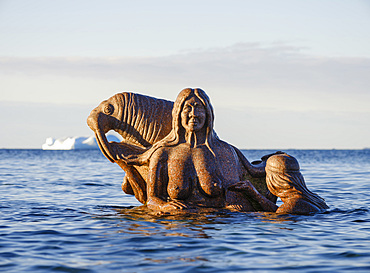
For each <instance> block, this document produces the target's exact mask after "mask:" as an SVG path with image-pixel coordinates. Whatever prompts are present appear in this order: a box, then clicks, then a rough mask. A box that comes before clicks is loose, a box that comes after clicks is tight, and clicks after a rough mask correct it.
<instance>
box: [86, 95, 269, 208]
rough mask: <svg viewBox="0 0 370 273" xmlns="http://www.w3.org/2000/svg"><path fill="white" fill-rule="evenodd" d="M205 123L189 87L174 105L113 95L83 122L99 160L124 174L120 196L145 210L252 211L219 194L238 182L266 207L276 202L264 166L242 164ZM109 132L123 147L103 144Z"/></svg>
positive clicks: (202, 105)
mask: <svg viewBox="0 0 370 273" xmlns="http://www.w3.org/2000/svg"><path fill="white" fill-rule="evenodd" d="M213 122H214V113H213V108H212V105H211V103H210V100H209V98H208V96H207V95H206V93H205V92H204V91H203V90H201V89H191V88H188V89H184V90H182V91H181V92H180V94H179V95H178V97H177V99H176V101H175V103H174V104H173V103H172V102H169V101H165V100H159V99H155V98H151V97H147V96H143V95H138V94H133V93H121V94H117V95H115V96H113V97H111V98H110V99H108V100H107V101H103V102H102V103H101V104H100V105H99V106H98V107H97V108H95V109H94V110H93V111H92V112H91V114H90V116H89V118H88V125H89V126H90V128H91V129H92V130H93V131H94V132H95V135H96V138H97V141H98V143H99V146H100V148H101V150H102V152H103V154H104V155H105V156H106V157H107V158H108V159H109V160H110V161H111V162H115V163H117V164H118V165H119V166H120V167H121V168H122V169H123V170H124V171H125V174H126V175H125V178H124V181H123V183H122V189H123V191H124V192H125V193H128V194H133V195H135V197H136V198H137V199H138V200H139V201H140V202H141V203H143V204H146V205H147V206H148V207H149V208H150V209H153V210H156V211H165V212H167V211H173V210H187V209H197V208H202V207H204V208H231V209H237V210H240V211H256V210H259V209H260V207H261V205H260V204H259V203H258V202H254V200H252V199H248V198H245V197H243V194H242V193H239V192H233V191H228V190H227V189H228V188H229V187H230V186H231V185H232V184H235V183H237V182H239V181H243V180H245V179H246V178H248V179H250V180H251V181H252V182H253V183H254V185H255V187H256V188H258V190H259V191H260V192H261V193H262V194H263V196H266V197H267V198H268V199H267V200H272V201H273V202H274V201H276V197H274V196H273V195H271V194H269V192H268V191H267V187H266V183H265V179H264V177H265V169H264V162H262V164H260V165H253V164H251V163H249V161H248V160H247V159H246V158H245V157H244V156H243V154H242V153H241V152H240V151H239V150H238V149H237V148H235V147H233V146H232V145H230V144H228V143H226V142H224V141H222V140H220V139H219V138H218V137H217V135H216V133H215V132H214V130H213ZM109 130H115V131H116V132H118V133H119V134H120V135H121V136H122V137H123V141H122V142H121V143H116V142H108V141H107V139H106V136H105V133H107V132H108V131H109ZM265 159H267V157H265ZM274 198H275V199H274ZM256 207H257V208H256Z"/></svg>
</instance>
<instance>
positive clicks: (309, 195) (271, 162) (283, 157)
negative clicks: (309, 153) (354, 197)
mask: <svg viewBox="0 0 370 273" xmlns="http://www.w3.org/2000/svg"><path fill="white" fill-rule="evenodd" d="M266 184H267V187H268V189H269V190H270V192H271V193H272V194H274V195H276V196H278V197H280V198H289V196H292V195H299V196H301V197H302V198H303V199H305V200H306V201H308V202H310V203H312V204H313V205H315V206H317V207H318V208H319V209H328V208H329V207H328V206H327V204H326V203H325V200H324V199H323V198H321V197H320V196H319V195H317V194H316V193H313V192H311V191H310V190H309V189H308V188H307V186H306V183H305V181H304V178H303V175H302V174H301V172H300V170H299V164H298V161H297V160H296V159H295V158H294V157H293V156H290V155H288V154H278V155H273V156H271V157H270V158H269V159H268V160H267V162H266Z"/></svg>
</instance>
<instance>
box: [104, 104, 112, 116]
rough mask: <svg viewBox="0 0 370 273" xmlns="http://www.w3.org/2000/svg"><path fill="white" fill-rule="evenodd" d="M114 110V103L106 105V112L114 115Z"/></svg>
mask: <svg viewBox="0 0 370 273" xmlns="http://www.w3.org/2000/svg"><path fill="white" fill-rule="evenodd" d="M113 112H114V107H113V105H112V104H107V105H105V106H104V114H107V115H112V114H113Z"/></svg>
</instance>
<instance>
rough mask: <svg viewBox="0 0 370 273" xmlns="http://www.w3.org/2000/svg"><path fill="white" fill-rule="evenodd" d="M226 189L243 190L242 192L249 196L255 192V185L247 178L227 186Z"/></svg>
mask: <svg viewBox="0 0 370 273" xmlns="http://www.w3.org/2000/svg"><path fill="white" fill-rule="evenodd" d="M228 190H229V191H236V192H243V193H245V194H247V195H250V196H254V195H255V194H256V189H255V187H254V186H253V185H252V183H251V182H249V181H248V180H246V181H240V182H237V183H235V184H233V185H231V186H230V187H229V188H228Z"/></svg>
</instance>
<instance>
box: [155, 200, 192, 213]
mask: <svg viewBox="0 0 370 273" xmlns="http://www.w3.org/2000/svg"><path fill="white" fill-rule="evenodd" d="M184 209H188V206H187V205H186V204H184V203H183V202H181V201H179V200H171V201H169V202H166V203H164V204H163V205H162V206H161V210H162V211H171V210H184Z"/></svg>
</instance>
